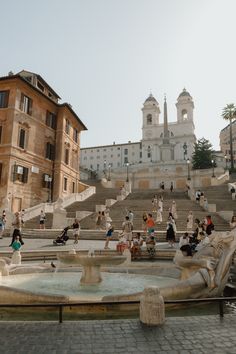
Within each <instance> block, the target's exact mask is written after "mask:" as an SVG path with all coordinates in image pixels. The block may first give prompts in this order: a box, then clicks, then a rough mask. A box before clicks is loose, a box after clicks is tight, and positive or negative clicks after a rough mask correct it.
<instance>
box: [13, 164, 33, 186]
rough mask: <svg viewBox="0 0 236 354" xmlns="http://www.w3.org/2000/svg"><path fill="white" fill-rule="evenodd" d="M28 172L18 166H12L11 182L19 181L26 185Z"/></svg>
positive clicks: (26, 169)
mask: <svg viewBox="0 0 236 354" xmlns="http://www.w3.org/2000/svg"><path fill="white" fill-rule="evenodd" d="M28 172H29V169H28V168H26V167H24V166H20V165H14V166H13V182H15V181H20V182H22V183H27V182H28Z"/></svg>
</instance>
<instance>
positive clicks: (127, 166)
mask: <svg viewBox="0 0 236 354" xmlns="http://www.w3.org/2000/svg"><path fill="white" fill-rule="evenodd" d="M126 173H127V174H126V182H129V163H128V162H126Z"/></svg>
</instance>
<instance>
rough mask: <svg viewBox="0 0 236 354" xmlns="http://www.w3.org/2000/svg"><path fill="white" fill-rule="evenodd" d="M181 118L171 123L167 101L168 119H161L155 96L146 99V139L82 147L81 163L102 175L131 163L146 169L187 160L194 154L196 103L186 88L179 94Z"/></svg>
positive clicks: (144, 118)
mask: <svg viewBox="0 0 236 354" xmlns="http://www.w3.org/2000/svg"><path fill="white" fill-rule="evenodd" d="M176 109H177V120H176V121H174V122H168V114H167V102H166V99H165V102H164V119H163V122H162V123H161V122H160V113H161V110H160V105H159V103H158V102H157V100H156V99H155V97H153V96H152V94H150V96H149V97H148V98H147V99H146V100H145V102H144V104H143V108H142V120H143V124H142V139H141V140H140V141H139V142H133V143H132V142H130V141H129V142H128V143H125V144H115V143H113V144H112V145H104V146H94V147H88V148H81V166H82V167H83V168H86V169H88V170H91V171H96V172H97V173H98V174H100V175H101V174H102V172H103V171H104V170H105V171H109V170H110V169H111V170H112V171H113V173H114V172H115V171H118V170H119V169H121V168H122V167H124V166H126V165H127V163H128V164H129V165H130V166H133V167H135V166H136V168H138V166H139V167H140V168H143V166H144V165H158V164H163V163H173V162H175V163H185V162H186V160H187V159H188V158H189V159H190V158H191V155H192V153H193V148H194V143H195V142H196V137H195V133H194V130H195V126H194V121H193V110H194V103H193V99H192V97H191V95H190V94H189V93H188V92H187V91H186V90H185V89H184V90H183V91H182V92H181V94H180V95H179V96H178V99H177V103H176Z"/></svg>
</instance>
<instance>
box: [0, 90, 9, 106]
mask: <svg viewBox="0 0 236 354" xmlns="http://www.w3.org/2000/svg"><path fill="white" fill-rule="evenodd" d="M8 98H9V91H0V108H6V107H8Z"/></svg>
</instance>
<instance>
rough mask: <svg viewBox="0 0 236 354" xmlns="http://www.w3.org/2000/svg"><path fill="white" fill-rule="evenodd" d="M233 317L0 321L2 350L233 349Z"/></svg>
mask: <svg viewBox="0 0 236 354" xmlns="http://www.w3.org/2000/svg"><path fill="white" fill-rule="evenodd" d="M235 329H236V316H235V315H226V316H225V317H224V319H223V320H221V319H220V317H219V316H201V317H200V316H199V317H172V318H167V320H166V323H165V325H163V326H161V327H147V326H144V325H142V324H141V323H140V322H139V320H138V319H132V320H110V321H109V320H107V321H102V320H101V321H79V322H64V323H62V324H59V323H56V322H0V352H1V353H3V354H12V353H14V354H34V353H36V354H41V353H44V354H132V353H133V354H154V353H158V354H167V353H168V354H201V353H206V354H208V353H209V354H227V353H228V354H234V353H236V336H235Z"/></svg>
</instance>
